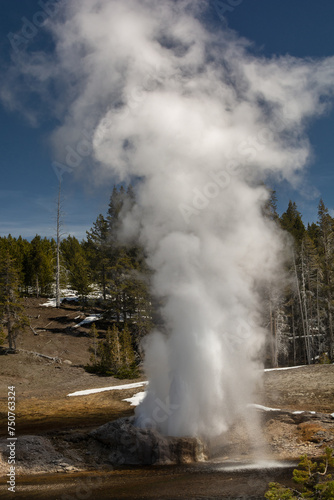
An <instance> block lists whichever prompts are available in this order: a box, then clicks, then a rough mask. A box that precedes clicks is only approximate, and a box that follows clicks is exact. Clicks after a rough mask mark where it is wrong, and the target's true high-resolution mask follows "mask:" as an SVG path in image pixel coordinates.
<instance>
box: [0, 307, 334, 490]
mask: <svg viewBox="0 0 334 500" xmlns="http://www.w3.org/2000/svg"><path fill="white" fill-rule="evenodd" d="M43 302H45V300H43V299H27V300H26V303H25V305H26V310H27V314H28V316H29V320H30V323H31V326H32V329H30V328H27V329H26V331H25V332H24V334H22V335H21V337H19V338H18V339H17V348H18V353H16V354H10V355H0V436H2V437H3V438H5V437H6V436H7V418H8V417H7V411H8V407H7V393H8V387H9V386H15V391H16V433H17V436H25V435H35V436H41V439H42V438H43V439H44V437H47V439H48V440H49V441H50V442H52V443H53V445H55V447H56V449H57V450H58V451H59V452H61V453H62V454H63V455H62V456H65V457H67V459H68V461H67V464H72V466H73V467H72V469H73V472H74V471H77V472H78V471H85V470H90V469H91V468H94V469H97V468H99V467H102V466H103V464H102V463H100V464H99V463H97V461H96V460H95V458H94V456H93V455H92V456H91V457H90V458H89V459H87V457H86V454H87V449H86V448H85V447H86V445H87V443H86V442H85V441H84V440H83V439H81V438H80V439H77V441H78V442H77V443H75V442H74V441H75V440H74V441H73V440H71V439H72V438H71V439H70V438H69V435H73V432H74V431H75V432H79V433H81V434H82V435H84V433H85V432H88V431H89V430H90V429H93V428H95V427H97V426H99V425H102V424H104V423H106V422H109V421H111V420H114V419H116V418H119V417H122V416H128V415H131V414H133V407H131V406H130V404H129V403H127V402H124V401H122V400H123V399H124V398H126V397H130V396H132V395H133V394H135V393H136V392H139V391H140V390H142V389H128V390H121V391H106V392H102V393H98V394H92V395H88V396H79V397H68V394H69V393H72V392H75V391H79V390H84V389H91V388H98V387H109V386H113V385H120V384H126V383H130V382H134V381H133V380H131V381H130V380H118V379H115V378H113V377H98V376H96V375H93V374H89V373H87V372H86V371H85V370H84V368H83V366H84V365H85V364H87V363H88V361H89V356H90V354H89V351H88V348H89V346H90V345H91V342H92V341H91V339H90V337H89V326H87V325H85V326H82V327H78V328H76V327H75V325H76V324H77V323H78V322H79V321H80V320H81V319H82V318H83V317H84V316H85V315H88V314H90V313H96V312H99V311H98V310H87V311H85V312H84V313H83V312H82V311H81V310H80V308H79V307H78V306H77V305H75V304H73V303H72V304H68V305H63V306H62V307H61V309H58V310H57V309H54V308H51V307H42V306H41V305H40V304H42V303H43ZM96 326H97V327H98V330H99V332H100V334H101V335H102V334H103V332H104V331H105V325H103V323H102V322H101V323H100V322H97V323H96ZM33 330H34V331H33ZM32 352H35V353H40V354H43V355H45V356H49V357H52V358H58V360H51V359H47V358H45V357H40V356H38V355H36V354H32ZM143 379H144V377H141V378H139V379H136V380H135V382H137V381H140V380H143ZM254 403H257V404H261V405H265V406H268V407H272V408H276V409H280V410H281V411H276V412H266V411H263V410H256V411H257V413H258V414H259V415H260V417H259V420H260V422H261V424H260V425H261V427H262V430H263V434H264V436H265V441H266V444H265V447H266V453H268V454H270V455H271V456H272V457H274V458H276V459H279V460H281V459H295V458H298V457H299V456H300V455H302V454H304V453H307V454H308V455H311V456H318V455H320V454H322V452H323V449H324V448H325V447H326V446H331V447H334V418H333V417H332V416H331V414H332V413H333V412H334V365H314V366H308V367H301V368H295V369H291V370H279V371H267V372H265V374H264V377H263V384H262V386H261V387H259V390H258V393H257V395H256V397H255V400H254ZM253 411H254V410H253ZM295 411H304V412H315V413H297V414H295V413H293V412H295ZM241 428H242V426H241ZM245 432H246V431H244V430H240V427H236V428H235V429H232V430H231V432H230V434H229V438H228V439H226V442H225V444H224V450H223V455H222V456H225V458H227V459H229V458H231V456H232V450H233V453H234V455H235V453H236V450H239V451H240V453H241V456H244V457H246V456H247V452H246V451H245V448H247V439H246V438H245V435H244V434H245ZM248 432H249V430H248ZM79 441H80V443H81V444H80V443H79ZM69 442H70V444H68V443H69ZM245 443H246V444H245ZM69 448H71V449H69ZM76 457H77V458H76ZM80 464H81V465H80ZM24 471H25V469H24V468H22V473H24ZM61 471H63V472H64V466H63V465H59V464H57V463H55V464H53V465H52V467H51V466H50V468H47V467H44V469H38V467H37V468H36V469H35V470H32V469H29V470H28V469H27V470H26V471H25V472H26V473H29V474H31V473H34V472H35V473H37V472H39V473H40V472H44V473H46V472H57V473H60V472H61ZM70 471H71V466H70V467H69V469H66V468H65V472H70ZM4 473H5V471H4V470H3V471H0V475H1V474H4ZM41 498H42V497H41ZM101 498H102V497H101ZM129 498H130V497H129Z"/></svg>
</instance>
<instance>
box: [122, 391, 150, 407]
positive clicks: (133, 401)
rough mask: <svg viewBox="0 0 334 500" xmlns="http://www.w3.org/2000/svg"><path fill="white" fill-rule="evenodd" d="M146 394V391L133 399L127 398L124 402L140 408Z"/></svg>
mask: <svg viewBox="0 0 334 500" xmlns="http://www.w3.org/2000/svg"><path fill="white" fill-rule="evenodd" d="M146 394H147V393H146V391H141V392H137V393H136V394H135V395H134V396H132V398H125V399H122V401H127V402H128V403H130V406H138V405H139V404H140V403H141V402H142V401H143V400H144V398H145V396H146Z"/></svg>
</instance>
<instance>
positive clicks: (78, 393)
mask: <svg viewBox="0 0 334 500" xmlns="http://www.w3.org/2000/svg"><path fill="white" fill-rule="evenodd" d="M147 384H148V381H146V380H145V381H143V382H135V383H134V384H124V385H113V386H111V387H101V388H100V389H87V390H85V391H76V392H72V393H71V394H67V396H86V395H87V394H96V393H97V392H104V391H121V390H123V389H135V388H136V387H143V385H147Z"/></svg>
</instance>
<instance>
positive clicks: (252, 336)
mask: <svg viewBox="0 0 334 500" xmlns="http://www.w3.org/2000/svg"><path fill="white" fill-rule="evenodd" d="M207 8H212V6H211V5H210V2H207V1H202V0H178V1H173V0H122V1H119V0H70V1H68V2H66V5H65V6H64V18H62V20H61V21H60V20H59V21H58V22H57V23H56V24H52V25H51V24H50V29H52V30H53V34H54V37H55V43H56V56H55V61H46V60H43V59H42V56H40V57H39V59H37V58H36V59H35V60H34V61H33V63H32V64H31V65H30V66H26V68H25V71H26V72H29V71H30V72H31V74H33V76H34V78H35V77H36V75H37V74H38V72H37V71H36V67H37V66H38V65H41V64H43V66H41V68H44V69H43V72H42V73H43V77H44V80H43V79H42V76H41V81H42V82H43V84H45V80H46V79H48V78H56V79H58V80H60V81H61V82H62V88H63V89H64V96H66V107H67V110H66V118H65V120H64V122H63V125H62V126H61V127H60V128H59V129H58V130H57V131H56V132H55V133H54V136H53V140H54V144H55V146H59V144H68V143H69V138H70V140H71V143H79V142H80V141H81V142H82V144H83V142H85V143H86V146H87V147H86V149H87V151H88V150H89V147H88V146H89V141H88V139H87V138H88V137H91V139H92V143H91V145H92V150H93V152H94V155H95V158H96V160H98V162H99V168H96V169H95V170H94V177H95V178H99V179H102V178H104V176H105V175H109V174H112V175H113V176H114V178H116V179H118V180H119V181H124V180H129V179H131V178H133V177H136V178H138V183H137V190H138V197H137V205H136V206H135V207H134V209H133V210H132V212H131V213H128V214H127V215H126V217H125V219H124V225H123V232H124V236H125V237H131V236H133V235H134V234H139V235H140V240H141V243H142V244H143V245H144V246H145V248H146V250H147V253H148V255H149V265H150V266H151V268H152V269H153V270H154V271H155V274H154V283H153V286H154V293H155V294H156V295H157V296H159V297H160V298H162V299H163V309H162V314H163V317H164V320H165V326H166V329H165V331H163V332H158V331H155V332H153V333H152V334H151V335H150V336H149V338H147V339H146V341H145V353H146V361H145V368H146V371H147V374H148V377H149V386H148V393H147V396H146V398H145V400H144V401H143V403H142V404H141V405H140V406H139V407H138V409H137V412H136V422H137V425H138V426H142V427H145V426H148V427H151V426H154V427H156V428H157V429H158V430H160V431H161V432H162V433H163V434H168V435H173V436H185V435H186V436H203V437H213V436H216V435H219V434H221V433H222V432H223V431H224V430H226V429H227V428H228V426H229V424H230V423H231V422H232V421H233V419H234V417H235V415H236V414H238V413H239V412H240V411H242V409H243V408H244V407H245V405H246V404H247V403H248V402H250V401H251V399H252V389H253V386H254V382H255V381H256V377H257V374H258V373H259V370H258V368H259V367H260V363H259V353H260V351H261V349H262V347H263V343H264V337H265V331H264V329H263V327H262V326H261V313H262V307H263V304H262V299H261V290H263V288H264V287H266V286H269V285H270V284H273V283H275V282H276V280H277V276H278V274H279V272H280V263H281V259H282V254H283V251H282V250H283V244H282V241H281V238H280V235H279V234H278V231H277V230H276V229H275V226H274V224H273V223H272V222H271V221H270V220H269V219H268V218H265V217H264V216H263V207H264V205H265V203H266V200H267V199H268V194H267V191H266V189H265V187H263V185H262V184H261V181H265V180H266V178H267V177H268V176H272V177H275V178H276V179H287V180H289V181H290V182H293V183H297V182H298V176H299V173H300V171H301V170H302V169H303V167H304V165H305V164H306V163H307V161H308V158H309V155H310V147H309V143H308V140H307V138H306V137H305V126H306V124H307V122H308V120H309V119H310V118H311V117H313V116H316V115H319V114H321V113H322V112H323V111H324V110H325V109H326V106H327V104H326V102H327V100H326V99H323V97H324V96H325V97H326V96H330V95H332V93H333V82H334V58H328V59H322V60H319V61H316V60H300V59H297V58H294V57H290V56H287V57H281V58H272V59H266V58H264V57H256V56H254V55H253V54H252V52H251V49H252V47H251V45H250V44H249V43H248V42H247V41H246V40H245V39H240V38H238V36H237V35H236V33H234V32H232V31H231V30H229V29H228V28H226V27H224V26H218V25H216V26H215V27H214V29H213V28H212V26H211V27H210V26H209V22H208V21H207V17H206V16H205V10H206V9H207ZM217 24H218V23H217ZM67 90H68V92H67ZM58 111H59V113H61V112H62V111H63V110H58ZM83 129H84V131H85V134H84V136H83ZM88 134H90V135H88ZM82 150H83V147H82ZM82 165H83V163H82Z"/></svg>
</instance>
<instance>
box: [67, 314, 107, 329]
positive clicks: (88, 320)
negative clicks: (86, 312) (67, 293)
mask: <svg viewBox="0 0 334 500" xmlns="http://www.w3.org/2000/svg"><path fill="white" fill-rule="evenodd" d="M101 317H102V314H91V315H90V316H87V318H85V319H83V320H82V321H80V323H78V324H77V325H74V326H73V328H78V327H79V326H82V325H87V324H89V323H94V321H99V320H100V319H101Z"/></svg>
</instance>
